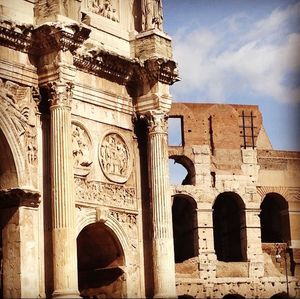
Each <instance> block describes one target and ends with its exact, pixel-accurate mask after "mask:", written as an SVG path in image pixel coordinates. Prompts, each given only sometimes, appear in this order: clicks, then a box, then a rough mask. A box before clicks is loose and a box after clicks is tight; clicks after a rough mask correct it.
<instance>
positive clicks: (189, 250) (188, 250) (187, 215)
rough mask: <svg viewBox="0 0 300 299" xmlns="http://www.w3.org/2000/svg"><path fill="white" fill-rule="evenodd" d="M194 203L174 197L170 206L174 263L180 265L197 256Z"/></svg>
mask: <svg viewBox="0 0 300 299" xmlns="http://www.w3.org/2000/svg"><path fill="white" fill-rule="evenodd" d="M196 209H197V204H196V202H195V201H194V200H193V199H192V198H190V197H188V196H183V195H175V196H174V200H173V206H172V220H173V237H174V253H175V262H176V263H181V262H183V261H185V260H187V259H189V258H192V257H195V256H198V222H197V211H196Z"/></svg>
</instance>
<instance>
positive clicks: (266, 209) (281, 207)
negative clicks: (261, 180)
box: [260, 193, 291, 243]
mask: <svg viewBox="0 0 300 299" xmlns="http://www.w3.org/2000/svg"><path fill="white" fill-rule="evenodd" d="M260 208H261V213H260V226H261V239H262V242H263V243H288V242H289V241H290V239H291V235H290V220H289V213H288V203H287V201H286V200H285V199H284V197H282V196H281V195H279V194H277V193H268V194H267V195H266V197H265V198H264V200H263V202H262V204H261V206H260Z"/></svg>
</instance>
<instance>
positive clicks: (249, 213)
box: [0, 0, 300, 298]
mask: <svg viewBox="0 0 300 299" xmlns="http://www.w3.org/2000/svg"><path fill="white" fill-rule="evenodd" d="M0 2H1V4H0V10H1V13H2V17H3V18H2V19H1V21H0V48H1V49H0V228H1V238H0V249H1V251H0V252H1V253H0V258H1V263H0V264H1V265H3V266H1V267H2V268H1V271H0V273H1V274H2V273H3V276H1V279H2V280H1V282H2V281H3V284H2V283H1V285H0V297H2V295H3V297H4V298H45V297H51V296H52V297H65V298H70V297H72V298H74V297H78V296H79V295H81V296H95V297H97V298H104V297H109V298H112V297H118V298H119V297H122V298H145V297H147V298H152V297H158V298H172V297H174V298H175V297H176V296H179V295H189V296H193V297H195V298H208V297H209V298H222V297H223V296H225V295H226V294H232V295H233V294H239V295H241V296H244V297H247V298H269V297H271V296H273V295H274V294H277V293H282V292H286V291H287V285H288V287H289V294H290V295H291V296H292V297H293V296H294V297H297V296H298V297H299V296H300V294H299V293H297V290H298V292H299V277H300V237H299V236H300V216H299V215H300V183H299V182H300V173H299V169H300V155H299V153H298V152H286V151H276V150H273V149H272V146H271V144H270V142H269V140H268V136H267V135H266V132H265V131H264V128H263V124H262V116H261V113H260V111H259V108H258V107H257V106H253V105H227V104H215V103H212V104H188V103H184V104H183V103H173V104H172V96H171V94H170V85H172V84H174V83H175V82H176V81H178V80H179V74H178V69H177V64H176V62H175V61H174V60H173V58H172V57H173V56H172V44H171V38H170V37H169V36H168V35H167V34H166V33H165V32H163V24H162V20H163V18H162V15H163V14H162V6H161V4H162V1H158V0H141V1H132V0H73V1H64V0H51V1H50V0H36V1H31V0H18V1H16V0H12V1H0ZM169 116H171V117H180V118H181V122H182V132H181V133H182V134H181V136H182V146H176V147H171V146H168V144H167V140H168V136H167V135H168V131H167V130H168V129H167V127H168V123H167V119H168V117H169ZM177 133H179V132H177ZM168 156H169V157H170V158H173V159H174V160H175V161H176V163H180V164H182V165H183V167H185V168H186V169H187V172H188V174H187V175H186V177H185V179H184V180H183V184H182V185H176V186H170V182H169V169H168V163H167V162H168ZM232 211H234V212H232ZM270 213H271V214H270ZM178 244H179V245H178ZM178 248H179V249H180V250H179V251H180V252H179V254H178V252H177V251H178ZM175 260H176V262H175ZM178 260H180V261H178ZM291 265H292V267H291ZM286 274H287V276H286ZM297 284H298V286H297Z"/></svg>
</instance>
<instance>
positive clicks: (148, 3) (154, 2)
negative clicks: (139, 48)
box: [142, 0, 163, 31]
mask: <svg viewBox="0 0 300 299" xmlns="http://www.w3.org/2000/svg"><path fill="white" fill-rule="evenodd" d="M155 28H156V29H159V30H163V9H162V0H142V29H143V31H146V30H151V29H155Z"/></svg>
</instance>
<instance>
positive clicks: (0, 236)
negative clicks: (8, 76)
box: [0, 129, 18, 298]
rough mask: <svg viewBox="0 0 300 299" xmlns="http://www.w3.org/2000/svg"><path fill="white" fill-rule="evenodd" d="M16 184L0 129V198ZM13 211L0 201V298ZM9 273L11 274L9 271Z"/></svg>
mask: <svg viewBox="0 0 300 299" xmlns="http://www.w3.org/2000/svg"><path fill="white" fill-rule="evenodd" d="M17 186H18V176H17V169H16V165H15V161H14V157H13V154H12V151H11V149H10V146H9V144H8V142H7V139H6V137H5V135H4V133H3V132H2V130H1V129H0V200H1V199H5V198H4V197H5V196H6V195H5V194H4V193H3V194H2V192H1V191H3V190H6V189H10V188H14V187H17ZM3 192H4V191H3ZM14 212H15V209H14V208H3V207H2V203H1V202H0V229H1V232H0V298H3V297H4V296H7V294H8V290H7V289H8V286H7V284H6V290H4V288H3V284H4V276H6V277H7V276H8V274H9V273H7V269H9V268H10V267H9V266H8V263H9V258H8V257H7V255H8V253H9V252H11V251H12V250H11V248H9V246H10V245H9V244H10V242H9V240H8V237H9V235H10V234H9V233H8V230H9V229H8V226H7V223H8V222H9V219H10V218H11V216H12V215H13V214H14ZM4 269H5V270H4ZM5 272H6V273H5ZM10 275H13V274H12V273H10Z"/></svg>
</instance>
